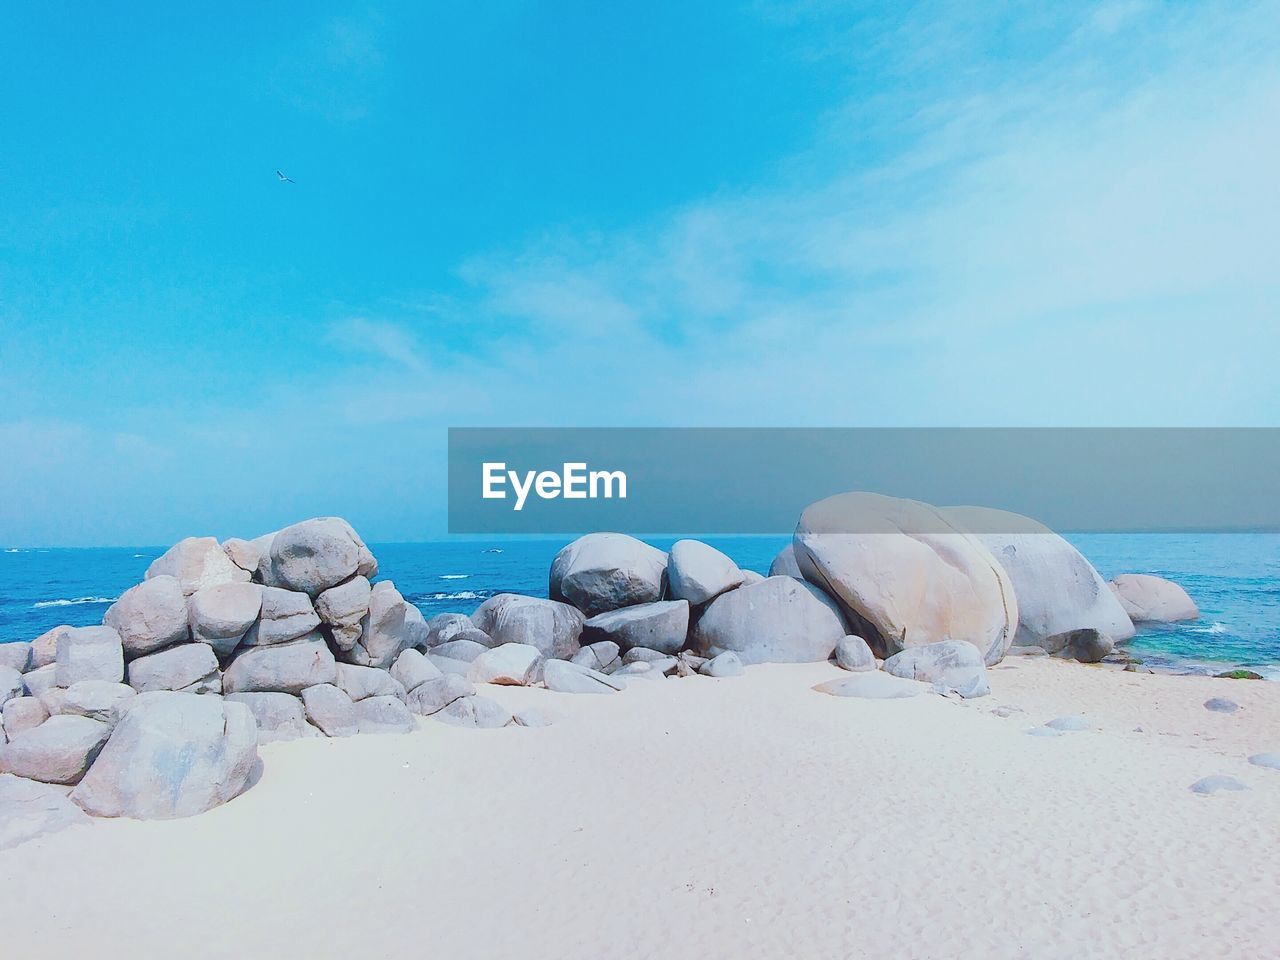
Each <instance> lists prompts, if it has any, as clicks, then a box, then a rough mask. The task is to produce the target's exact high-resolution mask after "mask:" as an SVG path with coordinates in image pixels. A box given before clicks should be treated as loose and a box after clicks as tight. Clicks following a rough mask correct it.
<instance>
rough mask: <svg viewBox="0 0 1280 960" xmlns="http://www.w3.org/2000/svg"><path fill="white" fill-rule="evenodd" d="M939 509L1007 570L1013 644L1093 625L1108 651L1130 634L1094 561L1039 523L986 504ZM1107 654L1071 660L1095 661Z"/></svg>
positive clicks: (1128, 623) (1130, 626)
mask: <svg viewBox="0 0 1280 960" xmlns="http://www.w3.org/2000/svg"><path fill="white" fill-rule="evenodd" d="M940 512H941V513H942V515H943V516H945V517H946V518H947V519H949V520H951V521H953V522H954V523H955V524H956V525H957V526H958V527H960V528H961V529H963V530H967V531H969V532H970V533H972V534H973V536H975V537H976V538H977V539H978V540H979V541H980V542H981V543H982V545H983V546H985V547H986V548H987V549H988V550H989V551H991V553H992V555H993V556H994V557H995V558H996V560H997V561H998V562H999V563H1000V566H1001V567H1003V568H1004V571H1005V573H1006V574H1008V577H1009V581H1010V583H1012V584H1013V592H1014V596H1015V598H1016V600H1017V606H1018V629H1017V633H1015V634H1014V639H1013V642H1014V643H1016V644H1021V645H1023V646H1033V645H1043V646H1045V647H1046V649H1049V644H1048V642H1047V641H1049V640H1050V639H1051V638H1055V637H1059V636H1061V635H1064V634H1070V633H1073V632H1075V631H1079V630H1083V629H1093V630H1095V631H1097V633H1098V634H1100V635H1101V637H1102V639H1103V640H1105V641H1107V651H1106V653H1110V652H1111V650H1110V646H1111V644H1113V643H1117V642H1119V641H1122V640H1127V639H1129V638H1130V637H1132V636H1133V632H1134V631H1133V623H1132V621H1130V619H1129V616H1128V614H1126V613H1125V611H1124V609H1123V608H1122V607H1121V606H1120V603H1119V601H1117V600H1116V598H1115V595H1114V594H1113V593H1112V592H1111V590H1109V589H1108V588H1107V584H1106V582H1105V581H1104V580H1103V579H1102V577H1101V576H1100V575H1099V574H1098V571H1097V570H1095V569H1094V568H1093V564H1091V563H1090V562H1089V561H1088V560H1086V559H1085V557H1084V555H1083V554H1082V553H1081V552H1080V551H1079V550H1077V549H1076V548H1075V547H1073V546H1072V545H1071V544H1070V543H1068V542H1067V541H1066V540H1064V539H1063V538H1062V537H1060V536H1058V534H1056V533H1054V532H1053V531H1052V530H1050V529H1049V528H1048V527H1046V526H1045V525H1044V524H1042V523H1039V522H1038V521H1035V520H1032V519H1031V518H1030V517H1024V516H1022V515H1020V514H1016V513H1009V512H1008V511H1005V510H994V509H991V508H988V507H943V508H941V510H940ZM1059 649H1060V645H1059ZM1049 652H1050V653H1055V652H1058V651H1057V650H1055V649H1049ZM1106 653H1102V654H1101V655H1098V656H1097V658H1096V659H1089V660H1086V659H1084V658H1083V657H1075V659H1077V660H1081V661H1082V662H1085V663H1096V662H1097V661H1098V660H1101V659H1102V657H1104V656H1106ZM1086 654H1087V655H1090V656H1091V655H1092V654H1088V653H1087V651H1086ZM1066 655H1067V656H1073V654H1066Z"/></svg>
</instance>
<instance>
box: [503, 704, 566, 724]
mask: <svg viewBox="0 0 1280 960" xmlns="http://www.w3.org/2000/svg"><path fill="white" fill-rule="evenodd" d="M511 720H512V722H513V723H514V724H515V725H516V726H517V727H549V726H551V725H552V724H553V723H555V720H554V719H553V718H552V716H551V715H550V714H549V713H547V712H546V711H545V710H539V709H538V708H537V707H525V708H523V709H521V710H517V711H516V712H515V713H513V714H512V715H511Z"/></svg>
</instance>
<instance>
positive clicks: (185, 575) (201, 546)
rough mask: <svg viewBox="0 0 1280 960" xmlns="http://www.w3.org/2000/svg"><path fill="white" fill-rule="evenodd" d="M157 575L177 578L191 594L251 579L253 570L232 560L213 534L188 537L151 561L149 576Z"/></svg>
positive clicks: (186, 592)
mask: <svg viewBox="0 0 1280 960" xmlns="http://www.w3.org/2000/svg"><path fill="white" fill-rule="evenodd" d="M155 577H174V578H175V579H177V581H178V583H179V585H180V586H181V587H182V592H183V593H184V594H186V595H187V596H190V595H191V594H193V593H195V592H196V591H197V590H201V589H203V588H205V587H213V586H217V585H218V584H219V583H237V582H240V583H242V582H245V581H248V579H249V572H248V571H247V570H242V569H241V568H240V567H237V566H236V565H235V564H234V563H232V562H231V559H230V558H229V557H228V556H227V554H226V552H225V551H224V550H223V549H222V547H221V546H220V545H219V544H218V541H217V540H215V539H214V538H213V537H187V538H186V539H185V540H179V541H178V542H177V543H175V544H174V545H173V546H172V547H170V548H169V549H168V550H166V551H165V552H164V553H163V554H162V555H161V556H159V557H156V559H154V560H152V561H151V566H149V567H147V573H146V578H147V579H148V580H151V579H153V578H155Z"/></svg>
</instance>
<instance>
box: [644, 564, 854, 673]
mask: <svg viewBox="0 0 1280 960" xmlns="http://www.w3.org/2000/svg"><path fill="white" fill-rule="evenodd" d="M848 632H849V631H848V628H847V627H846V626H845V621H844V617H843V616H842V615H841V613H840V608H839V606H837V605H836V603H835V601H833V600H832V599H831V598H830V597H828V596H827V595H826V594H824V593H823V592H822V591H821V590H819V589H818V588H817V587H815V586H813V584H810V583H804V582H803V581H800V580H796V579H795V578H794V577H769V578H768V579H766V580H762V581H761V582H760V583H755V584H750V585H748V586H743V587H739V588H738V589H737V590H730V591H729V592H728V593H725V594H721V595H720V596H719V597H716V599H714V600H712V601H711V604H710V605H709V606H708V607H707V609H706V611H705V612H704V613H703V614H702V617H701V618H700V619H699V620H698V624H697V626H696V627H695V628H694V630H693V637H692V640H693V644H692V645H693V649H694V650H695V651H697V653H699V654H700V655H702V656H704V657H714V656H717V655H719V654H721V653H724V652H726V651H728V650H732V651H733V652H734V653H736V654H737V655H738V657H739V659H741V660H742V662H743V663H797V662H811V661H820V660H826V659H828V658H829V657H830V656H831V653H832V651H833V650H835V646H836V642H837V641H838V640H839V639H840V638H841V637H843V636H845V634H847V633H848ZM647 646H652V644H647Z"/></svg>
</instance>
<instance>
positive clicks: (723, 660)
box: [698, 650, 743, 677]
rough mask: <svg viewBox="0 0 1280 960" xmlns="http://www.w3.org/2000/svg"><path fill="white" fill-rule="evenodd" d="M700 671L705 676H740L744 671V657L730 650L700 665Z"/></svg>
mask: <svg viewBox="0 0 1280 960" xmlns="http://www.w3.org/2000/svg"><path fill="white" fill-rule="evenodd" d="M698 673H700V674H702V675H703V676H704V677H740V676H742V673H743V668H742V658H740V657H739V656H738V655H737V654H736V653H734V652H733V651H732V650H728V651H726V652H724V653H722V654H719V655H718V656H715V657H712V658H711V659H710V660H708V661H707V662H706V663H704V664H703V665H702V666H700V667H699V668H698Z"/></svg>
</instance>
